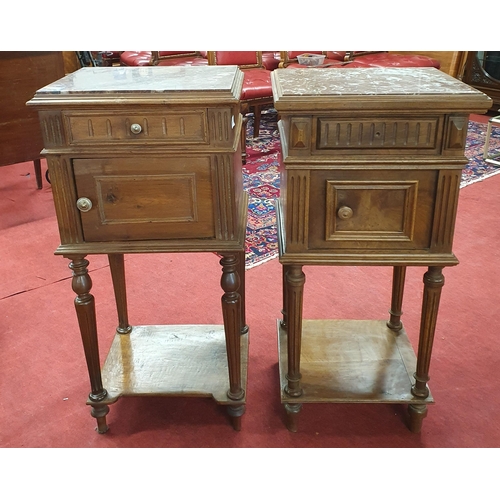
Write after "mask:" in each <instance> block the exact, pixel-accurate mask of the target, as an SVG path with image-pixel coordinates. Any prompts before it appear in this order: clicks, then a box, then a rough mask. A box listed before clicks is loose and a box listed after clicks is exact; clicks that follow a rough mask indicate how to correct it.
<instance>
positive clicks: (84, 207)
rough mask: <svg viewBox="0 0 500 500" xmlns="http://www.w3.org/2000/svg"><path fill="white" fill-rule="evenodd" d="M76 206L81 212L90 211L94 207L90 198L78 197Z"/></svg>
mask: <svg viewBox="0 0 500 500" xmlns="http://www.w3.org/2000/svg"><path fill="white" fill-rule="evenodd" d="M76 208H78V210H80V212H88V211H89V210H90V209H91V208H92V202H91V201H90V200H89V199H88V198H78V200H77V202H76Z"/></svg>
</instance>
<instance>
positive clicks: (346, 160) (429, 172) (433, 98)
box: [272, 68, 491, 432]
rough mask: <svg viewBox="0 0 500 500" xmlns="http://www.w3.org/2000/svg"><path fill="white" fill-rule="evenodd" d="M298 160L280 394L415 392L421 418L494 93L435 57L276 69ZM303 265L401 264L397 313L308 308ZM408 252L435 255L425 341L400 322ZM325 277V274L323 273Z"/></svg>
mask: <svg viewBox="0 0 500 500" xmlns="http://www.w3.org/2000/svg"><path fill="white" fill-rule="evenodd" d="M272 79H273V80H272V81H273V93H274V99H275V107H276V109H277V110H278V113H279V114H280V116H281V120H280V122H279V127H280V134H281V141H282V149H283V160H284V165H285V172H284V175H283V177H282V186H281V197H280V201H279V204H278V210H277V213H278V239H279V246H280V262H281V264H282V265H283V302H284V304H283V319H282V320H281V321H278V340H279V345H278V347H279V357H280V360H279V369H280V383H281V401H282V403H283V404H284V406H285V409H286V412H287V416H288V424H287V425H288V428H289V429H290V430H291V431H296V430H297V418H298V414H299V411H300V410H301V408H302V404H303V403H320V402H321V403H324V402H332V403H341V402H356V403H405V404H408V408H409V417H410V418H409V427H410V429H411V430H412V431H414V432H419V431H420V429H421V425H422V420H423V418H424V417H425V415H426V413H427V405H428V404H431V403H433V398H432V395H431V393H430V391H429V387H428V384H427V382H428V381H429V365H430V361H431V352H432V345H433V338H434V331H435V325H436V318H437V314H438V307H439V299H440V294H441V289H442V286H443V284H444V277H443V273H442V270H443V268H444V267H445V266H453V265H455V264H457V263H458V260H457V258H456V257H455V255H454V254H453V252H452V243H453V233H454V226H455V217H456V209H457V202H458V194H459V187H460V179H461V170H462V168H463V167H464V166H465V164H466V163H467V159H466V158H465V157H464V147H465V139H466V135H467V123H468V118H469V114H470V113H484V112H485V111H486V110H487V109H488V108H489V107H490V106H491V99H490V98H488V97H487V96H486V95H485V94H483V93H482V92H479V91H477V90H475V89H473V88H471V87H469V86H468V85H466V84H464V83H462V82H459V81H458V80H456V79H454V78H452V77H450V76H449V75H446V74H444V73H443V72H440V71H438V70H436V69H434V68H422V69H417V68H411V69H403V68H398V69H396V68H394V69H388V68H385V69H382V68H380V69H378V68H370V69H356V68H350V69H349V68H341V69H323V70H315V69H285V70H283V69H279V70H276V71H274V72H273V75H272ZM304 265H335V266H347V265H351V266H375V265H383V266H392V267H393V288H392V303H391V309H390V317H389V318H387V319H386V320H373V321H372V320H370V321H365V320H355V319H354V320H327V321H317V320H307V319H304V320H303V319H302V297H303V289H304V282H305V274H304V272H303V266H304ZM407 266H425V267H426V268H427V269H426V272H425V274H424V294H423V304H422V316H421V327H420V337H419V339H420V340H419V345H418V351H417V355H415V353H414V350H413V348H412V346H411V344H410V342H409V339H408V336H407V334H406V331H405V329H404V327H403V324H402V322H401V311H402V301H403V289H404V281H405V273H406V267H407ZM312 286H313V285H312Z"/></svg>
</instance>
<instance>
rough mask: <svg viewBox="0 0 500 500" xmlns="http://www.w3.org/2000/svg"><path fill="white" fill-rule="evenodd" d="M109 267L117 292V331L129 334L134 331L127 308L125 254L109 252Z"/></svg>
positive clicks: (114, 288)
mask: <svg viewBox="0 0 500 500" xmlns="http://www.w3.org/2000/svg"><path fill="white" fill-rule="evenodd" d="M108 260H109V268H110V270H111V279H112V280H113V291H114V293H115V301H116V310H117V313H118V327H117V328H116V332H117V333H120V334H127V333H130V332H131V331H132V327H131V326H130V324H129V322H128V310H127V288H126V283H125V260H124V258H123V254H122V253H120V254H109V255H108Z"/></svg>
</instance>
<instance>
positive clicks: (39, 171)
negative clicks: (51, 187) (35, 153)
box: [33, 158, 43, 189]
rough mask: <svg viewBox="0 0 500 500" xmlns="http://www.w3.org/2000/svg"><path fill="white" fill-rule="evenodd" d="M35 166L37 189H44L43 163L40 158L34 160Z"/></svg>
mask: <svg viewBox="0 0 500 500" xmlns="http://www.w3.org/2000/svg"><path fill="white" fill-rule="evenodd" d="M33 165H34V168H35V179H36V188H37V189H42V187H43V186H42V162H41V161H40V158H37V159H36V160H33Z"/></svg>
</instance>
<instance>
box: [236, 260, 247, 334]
mask: <svg viewBox="0 0 500 500" xmlns="http://www.w3.org/2000/svg"><path fill="white" fill-rule="evenodd" d="M238 276H239V278H240V287H239V289H238V293H239V294H240V304H241V334H242V335H244V334H246V333H248V330H249V326H248V325H247V315H246V296H245V289H246V281H245V278H246V273H245V251H243V252H241V253H240V255H239V259H238Z"/></svg>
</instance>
